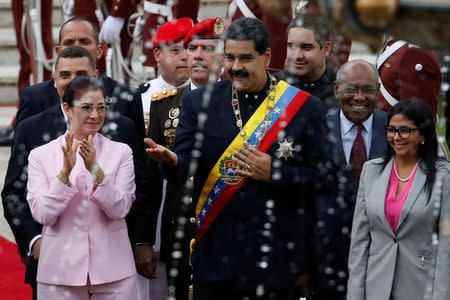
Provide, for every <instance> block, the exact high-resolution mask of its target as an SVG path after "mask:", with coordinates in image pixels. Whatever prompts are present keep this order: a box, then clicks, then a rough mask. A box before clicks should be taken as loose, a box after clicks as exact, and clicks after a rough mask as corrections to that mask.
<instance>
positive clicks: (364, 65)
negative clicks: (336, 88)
mask: <svg viewBox="0 0 450 300" xmlns="http://www.w3.org/2000/svg"><path fill="white" fill-rule="evenodd" d="M354 68H356V69H359V70H366V71H367V76H373V78H374V84H375V85H378V78H379V77H378V71H377V69H376V68H375V66H374V65H373V64H371V63H369V62H367V61H365V60H363V59H353V60H350V61H348V62H346V63H345V64H343V65H342V66H341V68H340V69H339V70H338V72H337V74H336V81H337V82H340V81H342V80H343V79H344V78H345V77H346V76H348V73H349V72H352V70H353V69H354Z"/></svg>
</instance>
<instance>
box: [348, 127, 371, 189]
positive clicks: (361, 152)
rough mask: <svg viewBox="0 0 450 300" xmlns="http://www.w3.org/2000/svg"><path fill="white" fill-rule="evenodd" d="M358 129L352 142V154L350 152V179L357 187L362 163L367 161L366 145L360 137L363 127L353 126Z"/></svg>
mask: <svg viewBox="0 0 450 300" xmlns="http://www.w3.org/2000/svg"><path fill="white" fill-rule="evenodd" d="M355 126H356V127H357V128H358V133H357V134H356V138H355V141H354V142H353V146H352V152H350V166H351V167H352V168H351V170H352V171H351V172H352V178H353V180H354V182H355V183H356V186H358V185H359V177H360V176H361V170H362V167H363V165H364V163H365V162H366V160H367V152H366V145H365V144H364V138H363V136H362V130H363V129H364V126H363V125H355Z"/></svg>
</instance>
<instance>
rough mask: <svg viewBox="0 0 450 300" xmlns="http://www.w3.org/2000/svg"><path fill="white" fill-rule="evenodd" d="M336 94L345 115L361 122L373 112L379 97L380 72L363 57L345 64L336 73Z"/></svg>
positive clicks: (355, 121)
mask: <svg viewBox="0 0 450 300" xmlns="http://www.w3.org/2000/svg"><path fill="white" fill-rule="evenodd" d="M334 95H335V97H336V100H337V102H338V103H339V107H340V108H341V110H342V112H343V113H344V116H345V117H346V118H347V119H348V120H349V121H351V122H353V123H355V124H361V123H362V122H364V121H365V120H367V119H368V118H369V117H370V116H371V115H372V113H373V110H374V109H375V105H376V102H377V99H378V72H377V70H376V69H375V66H374V65H372V64H370V63H368V62H366V61H364V60H361V59H357V60H351V61H349V62H347V63H346V64H344V65H343V66H342V67H341V68H340V69H339V71H338V73H337V75H336V81H335V83H334Z"/></svg>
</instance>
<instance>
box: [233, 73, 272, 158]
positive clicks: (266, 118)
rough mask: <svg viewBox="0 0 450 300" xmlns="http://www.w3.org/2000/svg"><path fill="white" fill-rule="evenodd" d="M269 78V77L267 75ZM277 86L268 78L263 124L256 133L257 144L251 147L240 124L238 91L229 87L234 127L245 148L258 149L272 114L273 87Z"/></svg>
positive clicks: (242, 125) (241, 123)
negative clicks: (236, 128)
mask: <svg viewBox="0 0 450 300" xmlns="http://www.w3.org/2000/svg"><path fill="white" fill-rule="evenodd" d="M269 76H270V75H269ZM276 84H277V81H276V79H275V77H273V76H270V85H269V91H268V96H267V99H268V101H267V103H266V109H265V113H264V122H263V123H262V125H261V127H260V131H259V132H258V133H257V142H256V143H255V144H253V145H251V144H250V143H249V141H248V138H249V137H248V135H247V133H246V132H245V130H244V124H243V122H242V115H241V109H240V106H239V98H238V91H237V89H236V87H235V86H234V84H233V85H231V106H232V107H233V112H234V116H235V118H236V126H237V127H238V129H239V135H240V136H241V137H242V139H243V140H244V142H243V144H244V147H245V148H256V149H258V147H259V145H260V143H261V141H262V139H263V138H264V135H265V134H266V131H267V129H268V127H269V124H270V119H271V117H272V114H273V106H274V101H275V86H276Z"/></svg>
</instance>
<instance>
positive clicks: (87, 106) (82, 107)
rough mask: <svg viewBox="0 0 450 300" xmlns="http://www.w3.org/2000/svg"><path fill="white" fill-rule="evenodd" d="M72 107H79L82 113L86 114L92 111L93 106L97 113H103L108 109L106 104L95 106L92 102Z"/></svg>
mask: <svg viewBox="0 0 450 300" xmlns="http://www.w3.org/2000/svg"><path fill="white" fill-rule="evenodd" d="M74 107H76V108H78V109H80V110H81V112H82V113H83V114H86V115H90V114H92V112H93V111H94V108H95V110H96V111H97V113H98V114H99V115H104V114H106V112H107V111H108V105H107V104H99V105H97V106H96V107H94V105H93V104H87V103H86V104H81V105H78V106H74Z"/></svg>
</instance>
